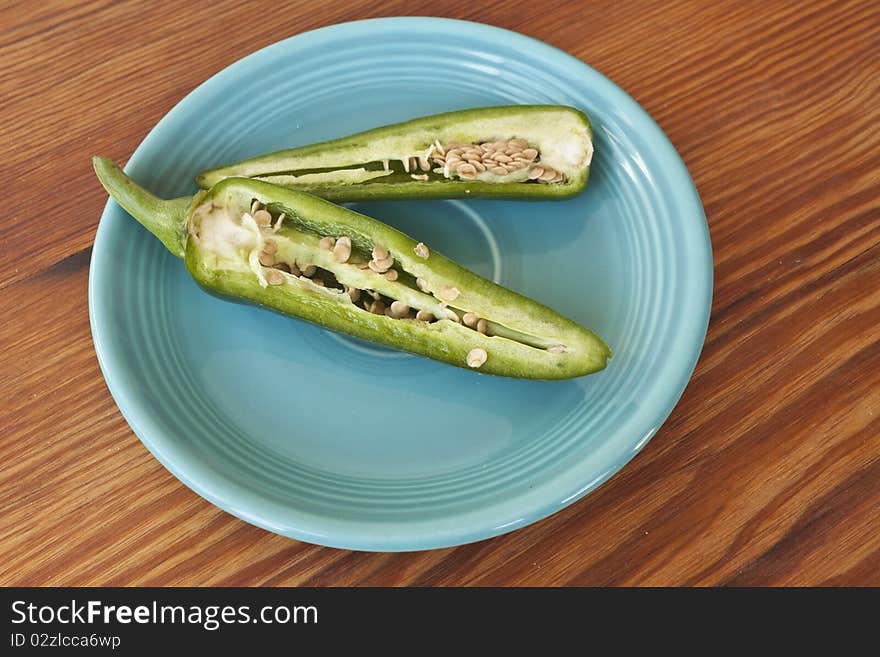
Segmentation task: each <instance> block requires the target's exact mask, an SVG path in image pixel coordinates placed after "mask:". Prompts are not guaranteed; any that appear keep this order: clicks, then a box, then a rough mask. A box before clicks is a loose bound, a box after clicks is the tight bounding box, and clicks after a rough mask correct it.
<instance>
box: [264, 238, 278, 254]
mask: <svg viewBox="0 0 880 657" xmlns="http://www.w3.org/2000/svg"><path fill="white" fill-rule="evenodd" d="M276 251H278V245H277V244H275V242H273V241H272V240H266V241H265V242H263V253H268V254H269V255H273V254H274V253H275V252H276Z"/></svg>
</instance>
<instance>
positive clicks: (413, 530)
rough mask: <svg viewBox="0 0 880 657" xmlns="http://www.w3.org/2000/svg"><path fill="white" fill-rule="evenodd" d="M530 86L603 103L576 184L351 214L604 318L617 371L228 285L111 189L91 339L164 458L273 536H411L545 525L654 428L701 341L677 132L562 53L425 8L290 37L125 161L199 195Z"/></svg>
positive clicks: (405, 539) (568, 101) (141, 432)
mask: <svg viewBox="0 0 880 657" xmlns="http://www.w3.org/2000/svg"><path fill="white" fill-rule="evenodd" d="M517 103H558V104H565V105H573V106H575V107H579V108H581V109H583V110H585V111H586V112H587V114H588V115H589V116H590V117H591V119H592V121H593V127H594V131H595V139H596V146H595V151H596V155H595V158H594V166H593V169H592V173H591V176H590V183H589V185H588V187H587V191H586V192H585V193H584V194H582V195H581V196H579V197H578V198H575V199H573V200H568V201H562V202H555V203H554V202H511V201H494V200H491V201H490V200H482V201H481V200H474V201H468V202H462V201H432V202H413V201H410V202H388V203H363V204H354V207H356V209H357V210H359V211H361V212H364V213H366V214H369V215H372V216H374V217H376V218H379V219H381V220H383V221H386V222H388V223H390V224H392V225H394V226H396V227H398V228H400V229H401V230H403V231H404V232H406V233H409V234H410V235H412V236H414V237H417V238H418V239H419V240H422V241H424V242H426V243H427V244H430V245H431V246H432V247H434V248H437V249H438V250H439V251H441V252H443V253H444V254H446V255H448V256H451V257H453V258H455V259H456V260H458V261H459V262H461V263H462V264H464V265H465V266H467V267H470V268H471V269H474V270H476V271H477V272H479V273H480V274H482V275H484V276H487V277H489V278H492V279H494V280H495V281H497V282H499V283H501V284H502V285H505V286H507V287H510V288H512V289H514V290H517V291H519V292H522V293H523V294H526V295H528V296H531V297H534V298H536V299H539V300H541V301H542V302H544V303H546V304H547V305H549V306H551V307H552V308H555V309H556V310H558V311H560V312H562V313H563V314H564V315H567V316H569V317H571V318H573V319H575V320H576V321H578V322H580V323H582V324H584V325H586V326H589V327H591V328H592V329H594V330H595V331H596V332H597V333H598V334H599V335H601V336H602V337H603V338H604V339H605V340H606V341H607V342H608V343H609V344H610V345H611V347H612V348H613V350H614V353H615V356H614V359H613V360H612V361H611V362H610V364H609V366H608V368H607V369H606V370H605V371H603V372H601V373H599V374H596V375H593V376H589V377H585V378H581V379H575V380H570V381H561V382H536V381H518V380H507V379H501V378H495V377H491V376H486V375H480V374H476V373H474V372H469V371H465V370H461V369H457V368H454V367H450V366H447V365H443V364H440V363H436V362H433V361H429V360H424V359H421V358H418V357H415V356H410V355H406V354H401V353H397V352H393V351H389V350H386V349H382V348H377V347H374V346H371V345H369V344H366V343H362V342H358V341H355V340H352V339H349V338H346V337H341V336H339V335H336V334H333V333H330V332H327V331H325V330H322V329H320V328H318V327H315V326H312V325H309V324H306V323H304V322H300V321H297V320H292V319H288V318H285V317H282V316H279V315H275V314H273V313H270V312H265V311H261V310H258V309H256V308H253V307H248V306H244V305H237V304H232V303H227V302H223V301H220V300H218V299H215V298H213V297H211V296H209V295H207V294H205V293H204V292H202V291H201V290H199V289H198V288H197V287H196V285H195V283H193V281H192V280H191V279H190V278H189V276H188V275H187V273H186V270H185V269H184V266H183V264H182V262H180V261H178V260H176V259H175V258H174V257H173V256H171V255H170V254H169V253H167V252H166V251H165V250H164V248H163V247H162V245H161V244H160V243H159V242H158V241H157V240H155V239H153V238H152V237H150V235H149V234H148V233H147V232H146V231H145V230H143V229H142V228H141V227H140V226H139V225H138V224H137V223H136V222H135V221H133V220H132V219H131V218H130V217H128V216H127V215H126V213H125V212H124V211H123V210H121V209H120V208H119V207H118V206H117V205H116V204H115V203H113V202H110V203H108V204H107V207H106V208H105V210H104V214H103V216H102V217H101V223H100V226H99V228H98V233H97V237H96V239H95V246H94V252H93V255H92V263H91V274H90V279H89V306H90V311H91V323H92V332H93V335H94V341H95V348H96V350H97V353H98V357H99V359H100V362H101V367H102V369H103V372H104V376H105V377H106V379H107V384H108V386H109V388H110V391H111V393H112V394H113V397H114V398H115V400H116V402H117V403H118V404H119V408H120V409H121V410H122V413H123V414H124V415H125V417H126V419H127V420H128V422H129V424H130V425H131V427H132V429H134V431H135V433H137V435H138V436H139V437H140V439H141V440H142V441H143V442H144V444H145V445H146V446H147V448H148V449H149V450H150V451H151V452H152V453H153V454H154V455H155V456H156V458H157V459H159V460H160V461H161V462H162V463H163V464H164V465H165V467H167V468H168V469H169V470H170V471H171V472H173V473H174V474H175V475H176V476H177V477H178V478H179V479H180V480H181V481H183V482H184V483H185V484H186V485H187V486H189V487H191V488H192V489H193V490H195V491H196V492H197V493H199V494H200V495H202V496H203V497H205V498H206V499H208V500H210V501H211V502H213V503H214V504H216V505H218V506H220V507H221V508H223V509H225V510H227V511H228V512H230V513H232V514H235V515H236V516H238V517H240V518H242V519H244V520H246V521H248V522H251V523H254V524H255V525H259V526H260V527H264V528H266V529H268V530H270V531H273V532H277V533H279V534H284V535H286V536H291V537H294V538H298V539H301V540H304V541H309V542H313V543H320V544H324V545H331V546H338V547H345V548H353V549H362V550H417V549H425V548H438V547H443V546H449V545H455V544H459V543H467V542H469V541H476V540H478V539H483V538H487V537H489V536H494V535H496V534H501V533H504V532H508V531H511V530H513V529H516V528H517V527H522V526H523V525H527V524H529V523H531V522H534V521H535V520H538V519H539V518H543V517H545V516H548V515H550V514H551V513H553V512H555V511H558V510H559V509H562V508H563V507H565V506H567V505H569V504H571V503H572V502H574V501H575V500H577V499H578V498H580V497H582V496H584V495H585V494H586V493H588V492H589V491H591V490H593V489H594V488H596V487H597V486H598V485H600V484H601V483H602V482H603V481H605V480H606V479H608V478H609V477H610V476H611V475H612V474H614V473H615V472H616V471H617V470H618V469H620V468H621V467H622V466H623V465H624V464H625V463H626V462H627V461H629V460H630V459H631V458H632V457H633V455H635V454H636V453H637V452H638V451H639V450H640V449H641V448H642V447H643V446H644V445H645V443H646V442H647V441H648V440H649V439H650V438H651V436H653V435H654V433H655V432H656V431H657V428H658V427H659V426H660V424H661V423H662V422H663V421H664V420H665V419H666V417H667V415H668V414H669V413H670V411H671V410H672V407H673V406H674V405H675V403H676V401H677V400H678V398H679V396H680V395H681V393H682V391H683V390H684V387H685V385H686V383H687V381H688V378H689V377H690V375H691V372H692V371H693V368H694V365H695V364H696V361H697V357H698V355H699V353H700V349H701V346H702V343H703V339H704V337H705V332H706V325H707V321H708V317H709V306H710V300H711V293H712V255H711V246H710V242H709V236H708V231H707V226H706V219H705V216H704V214H703V210H702V207H701V204H700V199H699V197H698V196H697V193H696V191H695V189H694V186H693V184H692V182H691V180H690V177H689V176H688V172H687V170H686V169H685V167H684V165H683V164H682V161H681V159H680V158H679V156H678V154H677V153H676V152H675V149H674V148H673V147H672V145H671V144H670V143H669V141H668V140H667V138H666V137H665V136H664V134H663V132H661V130H660V129H659V128H658V127H657V125H656V124H655V123H654V122H653V121H652V120H651V118H650V117H649V116H648V115H647V114H646V113H645V112H644V111H643V110H642V109H641V108H640V107H639V106H638V105H637V104H636V103H635V102H634V101H633V100H632V99H631V98H630V97H629V96H627V95H626V93H624V92H623V91H622V90H621V89H620V88H618V87H617V86H615V85H614V84H613V83H612V82H610V81H609V80H607V79H606V78H604V77H603V76H602V75H600V74H599V73H597V72H596V71H594V70H593V69H591V68H590V67H589V66H587V65H585V64H584V63H582V62H581V61H579V60H577V59H574V58H573V57H571V56H569V55H567V54H565V53H564V52H561V51H559V50H556V49H555V48H552V47H550V46H548V45H546V44H544V43H541V42H538V41H534V40H532V39H529V38H527V37H524V36H521V35H519V34H515V33H512V32H508V31H505V30H501V29H497V28H493V27H488V26H486V25H481V24H476V23H467V22H459V21H451V20H442V19H435V18H393V19H379V20H370V21H363V22H355V23H347V24H343V25H335V26H332V27H328V28H324V29H320V30H316V31H314V32H309V33H306V34H300V35H298V36H296V37H293V38H290V39H287V40H286V41H282V42H280V43H277V44H275V45H272V46H270V47H268V48H265V49H264V50H261V51H259V52H257V53H254V54H253V55H251V56H249V57H246V58H245V59H243V60H241V61H239V62H237V63H236V64H234V65H232V66H230V67H229V68H227V69H226V70H224V71H222V72H221V73H219V74H218V75H216V76H214V77H213V78H211V79H210V80H208V81H207V82H205V83H204V84H203V85H201V86H200V87H199V88H198V89H196V90H195V91H193V92H192V93H191V94H190V95H189V96H187V97H186V98H185V99H184V100H183V101H181V102H180V104H179V105H177V107H175V108H174V109H173V110H172V111H171V112H169V114H168V115H167V116H166V117H165V118H164V119H162V121H160V122H159V124H158V125H157V126H156V128H155V129H154V130H153V131H152V132H151V133H150V134H149V135H148V136H147V138H146V139H145V140H144V142H143V143H142V144H141V146H140V147H139V148H138V149H137V151H136V152H135V154H134V156H133V157H132V158H131V161H130V162H129V164H128V167H127V171H128V173H129V174H130V175H131V176H132V177H134V179H135V180H137V181H138V182H140V183H141V184H143V185H145V186H146V187H147V188H149V189H152V190H154V191H155V192H157V193H158V194H160V195H164V196H165V197H167V198H171V197H175V196H182V195H185V194H189V193H192V192H193V191H194V190H195V186H194V184H193V183H192V180H193V176H194V175H195V174H196V173H197V172H199V171H200V170H203V169H206V168H209V167H213V166H216V165H219V164H222V163H227V162H230V161H235V160H239V159H241V158H245V157H249V156H252V155H256V154H258V153H261V152H266V151H270V150H276V149H278V148H281V147H288V146H296V145H301V144H307V143H310V142H315V141H320V140H324V139H329V138H332V137H337V136H341V135H344V134H348V133H352V132H356V131H359V130H364V129H367V128H371V127H374V126H379V125H382V124H386V123H393V122H396V121H403V120H406V119H410V118H413V117H416V116H420V115H425V114H433V113H436V112H443V111H447V110H454V109H462V108H468V107H478V106H485V105H499V104H517ZM95 184H97V182H96V183H95Z"/></svg>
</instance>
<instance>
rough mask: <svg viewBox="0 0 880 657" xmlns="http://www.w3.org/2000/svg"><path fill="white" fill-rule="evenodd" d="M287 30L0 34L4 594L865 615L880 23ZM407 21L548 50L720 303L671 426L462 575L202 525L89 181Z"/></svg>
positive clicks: (877, 342) (100, 18) (48, 16)
mask: <svg viewBox="0 0 880 657" xmlns="http://www.w3.org/2000/svg"><path fill="white" fill-rule="evenodd" d="M277 4H278V3H276V2H268V1H266V2H248V3H240V2H235V1H229V2H219V3H185V4H184V3H181V4H179V5H178V6H177V7H176V8H174V6H173V5H172V3H161V4H160V3H141V2H136V1H129V2H115V1H111V0H100V1H94V0H92V1H84V2H63V1H55V0H52V1H44V2H31V1H30V0H20V1H18V2H14V1H13V2H9V1H7V2H4V3H2V5H0V61H2V62H3V65H2V68H0V98H2V102H0V134H2V139H0V167H2V173H3V175H2V178H0V179H2V181H3V183H4V188H5V189H6V193H7V198H6V201H5V202H4V203H3V209H2V225H0V244H2V251H0V317H2V324H0V336H2V351H0V389H2V391H3V397H2V401H0V432H2V433H0V449H2V464H0V584H3V585H12V584H19V585H87V584H91V585H133V584H144V585H299V584H309V585H361V584H373V585H408V584H417V585H595V584H598V585H619V584H626V585H629V584H639V585H683V584H695V585H716V584H726V585H818V584H826V585H855V584H872V585H880V430H878V424H877V423H878V420H880V329H878V326H880V128H878V125H880V64H878V62H880V3H877V2H872V1H870V0H866V1H865V2H799V1H794V2H780V1H774V2H764V1H754V2H752V1H746V0H730V1H727V2H680V1H677V2H668V1H665V0H664V1H643V2H595V3H592V2H577V1H569V0H561V1H558V2H555V3H536V2H528V1H515V2H504V3H491V4H490V3H479V2H460V1H454V2H439V1H438V2H423V1H421V0H407V1H406V2H396V1H395V2H385V3H375V2H368V1H367V0H348V1H347V2H344V3H343V2H329V3H328V2H320V3H318V2H292V3H288V4H287V5H285V8H284V9H283V10H279V9H278V8H277ZM160 6H161V7H162V8H161V9H160V8H159V7H160ZM405 14H414V15H440V16H451V17H457V18H464V19H469V20H476V21H481V22H485V23H492V24H495V25H498V26H501V27H506V28H510V29H513V30H517V31H519V32H523V33H525V34H528V35H531V36H534V37H537V38H538V39H542V40H544V41H547V42H549V43H551V44H554V45H556V46H558V47H560V48H563V49H565V50H567V51H568V52H570V53H572V54H574V55H576V56H577V57H580V58H581V59H583V60H584V61H586V62H587V63H589V64H591V65H592V66H594V67H596V68H597V69H599V70H600V71H602V72H603V73H605V74H606V75H608V76H609V77H611V78H612V79H613V80H615V81H616V82H617V83H618V84H620V85H621V86H622V87H623V88H624V89H625V90H627V91H628V92H629V93H630V94H631V95H632V96H633V97H635V99H636V100H637V101H639V102H640V103H641V104H642V105H643V106H644V107H645V108H646V109H647V110H648V112H650V113H651V114H652V115H653V116H654V118H655V119H656V120H657V122H658V123H659V124H660V126H661V127H662V128H663V129H664V130H665V131H666V133H667V134H668V135H669V137H670V139H671V140H672V142H673V143H674V144H675V146H676V147H677V148H678V150H679V152H680V153H681V155H682V157H683V158H684V161H685V163H686V164H687V166H688V167H689V169H690V171H691V173H692V175H693V178H694V180H695V182H696V185H697V187H698V188H699V192H700V195H701V196H702V199H703V202H704V204H705V208H706V214H707V215H708V220H709V226H710V229H711V235H712V243H713V248H714V254H715V275H716V282H715V295H714V304H713V308H712V319H711V324H710V327H709V333H708V337H707V340H706V345H705V348H704V350H703V354H702V357H701V359H700V362H699V364H698V366H697V369H696V372H695V374H694V376H693V379H692V380H691V382H690V384H689V386H688V388H687V390H686V391H685V393H684V395H683V397H682V398H681V401H680V403H679V404H678V406H677V408H676V409H675V411H674V412H673V413H672V416H671V417H670V418H669V420H668V421H667V423H666V424H665V425H664V426H663V427H662V429H661V430H660V431H659V432H658V433H657V435H656V436H655V437H654V438H653V439H652V440H651V442H650V443H649V444H648V446H647V447H646V448H645V449H644V451H643V452H642V453H641V454H639V455H638V456H637V457H636V458H635V459H634V460H633V461H632V462H631V463H630V464H629V465H627V466H626V467H625V468H624V469H623V470H622V471H621V472H619V473H618V474H617V475H616V476H615V477H614V478H613V479H611V480H610V481H609V482H608V483H606V484H605V485H604V486H602V487H601V488H600V489H599V490H597V491H596V492H594V493H592V494H591V495H589V496H587V497H586V498H585V499H583V500H581V501H580V502H578V503H576V504H574V505H572V506H570V507H568V508H567V509H565V510H564V511H562V512H560V513H558V514H556V515H554V516H552V517H550V518H548V519H546V520H544V521H541V522H538V523H537V524H534V525H532V526H530V527H527V528H525V529H522V530H519V531H517V532H514V533H512V534H508V535H506V536H502V537H499V538H495V539H491V540H487V541H483V542H480V543H476V544H472V545H467V546H462V547H458V548H451V549H444V550H437V551H429V552H419V553H408V554H370V553H356V552H346V551H342V550H335V549H328V548H321V547H316V546H313V545H309V544H306V543H300V542H297V541H293V540H289V539H286V538H282V537H280V536H275V535H273V534H270V533H268V532H266V531H263V530H262V529H258V528H256V527H252V526H250V525H247V524H245V523H244V522H242V521H240V520H238V519H236V518H234V517H232V516H231V515H228V514H226V513H225V512H223V511H220V510H219V509H217V508H216V507H214V506H212V505H211V504H209V503H208V502H206V501H204V500H203V499H201V498H200V497H198V496H197V495H196V494H195V493H193V492H191V491H190V490H189V489H188V488H186V487H185V486H184V485H183V484H181V483H179V482H178V481H177V480H176V479H175V478H174V477H173V476H171V475H170V474H169V473H168V472H167V471H166V470H165V469H164V468H163V467H162V466H161V465H159V463H158V462H157V461H156V460H155V459H154V458H153V457H152V456H150V454H149V453H148V452H147V450H146V449H145V448H144V447H143V445H142V444H141V443H140V441H139V440H138V439H137V437H136V436H135V435H134V434H133V433H132V431H131V430H130V429H129V427H128V425H127V424H126V423H125V421H124V420H123V418H122V416H121V415H120V413H119V411H118V410H117V408H116V406H115V404H114V402H113V400H112V399H111V397H110V394H109V393H108V391H107V388H106V386H105V384H104V380H103V378H102V376H101V373H100V371H99V368H98V363H97V360H96V358H95V352H94V347H93V345H92V339H91V336H90V333H89V323H88V309H87V301H86V285H87V278H88V268H89V256H90V245H91V243H92V240H93V239H94V235H95V229H96V226H97V222H98V218H99V216H100V214H101V210H102V208H103V206H104V204H105V202H106V195H105V194H104V192H103V191H102V190H101V188H100V187H99V186H98V184H97V182H96V181H95V178H94V176H93V174H92V171H91V168H90V162H89V156H91V155H92V154H95V153H101V154H105V155H108V156H110V157H113V158H115V159H117V160H120V161H125V160H126V159H127V157H128V156H129V155H130V154H131V153H132V151H133V150H134V149H135V147H136V146H137V145H138V144H139V143H140V141H141V140H142V139H143V137H144V136H145V134H146V133H147V132H148V131H149V130H150V128H151V127H152V126H153V125H154V124H155V123H156V122H157V121H158V120H159V119H160V118H161V117H162V116H163V115H164V114H165V113H166V112H167V111H168V110H169V109H171V107H172V106H174V104H175V103H177V102H178V101H179V100H180V99H181V98H182V97H183V96H184V95H185V94H187V93H188V92H189V91H190V90H191V89H193V88H194V87H195V86H196V85H198V84H199V83H200V82H202V81H203V80H204V79H206V78H207V77H209V76H210V75H212V74H213V73H215V72H216V71H218V70H220V69H221V68H223V67H225V66H227V65H228V64H231V63H232V62H234V61H235V60H237V59H239V58H240V57H242V56H244V55H246V54H248V53H250V52H252V51H253V50H256V49H258V48H261V47H262V46H265V45H267V44H270V43H272V42H274V41H276V40H278V39H281V38H283V37H287V36H290V35H293V34H297V33H299V32H303V31H305V30H309V29H312V28H316V27H320V26H323V25H327V24H330V23H337V22H341V21H347V20H353V19H358V18H366V17H373V16H382V15H385V16H388V15H405Z"/></svg>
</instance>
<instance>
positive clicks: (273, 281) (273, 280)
mask: <svg viewBox="0 0 880 657" xmlns="http://www.w3.org/2000/svg"><path fill="white" fill-rule="evenodd" d="M266 282H267V283H268V284H269V285H281V284H282V283H283V282H284V274H282V273H281V272H280V271H278V270H277V269H270V270H269V271H268V272H266Z"/></svg>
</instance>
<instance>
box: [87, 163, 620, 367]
mask: <svg viewBox="0 0 880 657" xmlns="http://www.w3.org/2000/svg"><path fill="white" fill-rule="evenodd" d="M94 166H95V171H96V173H97V174H98V178H99V179H100V180H101V183H102V184H103V185H104V188H105V189H106V190H107V191H108V192H109V193H110V195H111V196H112V197H113V198H114V199H116V201H117V202H118V203H119V204H120V205H121V206H122V207H123V208H125V209H126V210H127V211H128V212H129V213H130V214H131V215H133V216H134V218H135V219H137V220H138V221H139V222H140V223H141V224H143V225H144V226H145V227H146V228H147V229H148V230H149V231H150V232H151V233H153V235H155V236H156V237H157V238H159V239H160V240H161V241H162V243H163V244H164V245H165V246H166V247H167V248H168V249H169V250H170V251H171V252H172V253H173V254H175V255H176V256H178V257H180V258H183V260H184V261H185V263H186V267H187V269H188V270H189V273H190V274H191V275H192V277H193V278H194V279H195V280H196V281H197V282H198V283H199V284H200V285H201V286H202V287H203V288H205V289H206V290H208V291H209V292H212V293H214V294H219V295H221V296H225V297H232V298H234V299H236V300H239V301H242V300H244V301H248V302H251V303H254V304H257V305H259V306H263V307H266V308H270V309H272V310H275V311H278V312H280V313H283V314H285V315H288V316H291V317H298V318H300V319H304V320H307V321H310V322H313V323H315V324H318V325H320V326H322V327H325V328H328V329H332V330H334V331H339V332H342V333H347V334H349V335H353V336H355V337H358V338H362V339H364V340H369V341H371V342H376V343H379V344H383V345H386V346H389V347H393V348H396V349H401V350H404V351H408V352H411V353H414V354H419V355H421V356H427V357H428V358H433V359H436V360H440V361H443V362H446V363H450V364H452V365H457V366H459V367H470V368H474V369H479V371H480V372H485V373H488V374H496V375H500V376H510V377H520V378H529V379H565V378H571V377H576V376H581V375H584V374H589V373H592V372H595V371H597V370H601V369H602V368H604V367H605V364H606V360H607V359H608V358H610V357H611V352H610V350H609V348H608V347H607V346H606V345H605V343H604V342H602V340H601V339H600V338H598V337H597V336H596V335H595V334H593V333H592V332H590V331H588V330H587V329H585V328H583V327H581V326H579V325H578V324H576V323H575V322H573V321H571V320H569V319H566V318H565V317H563V316H562V315H560V314H558V313H556V312H554V311H553V310H551V309H549V308H547V307H546V306H543V305H541V304H539V303H537V302H535V301H532V300H531V299H528V298H526V297H524V296H521V295H519V294H517V293H515V292H512V291H510V290H508V289H505V288H503V287H501V286H499V285H496V284H495V283H493V282H491V281H488V280H486V279H484V278H482V277H480V276H478V275H477V274H474V273H473V272H471V271H468V270H467V269H464V268H463V267H460V266H459V265H457V264H455V263H454V262H452V261H451V260H449V259H447V258H445V257H443V256H442V255H440V254H439V253H437V252H436V251H433V250H430V249H429V247H428V246H426V245H424V244H422V243H420V242H419V243H417V242H416V241H415V240H413V239H411V238H410V237H408V236H406V235H404V234H403V233H401V232H400V231H398V230H395V229H394V228H391V227H390V226H387V225H385V224H383V223H381V222H379V221H376V220H375V219H371V218H370V217H366V216H364V215H361V214H358V213H356V212H352V211H351V210H347V209H345V208H342V207H340V206H337V205H334V204H333V203H330V202H328V201H325V200H323V199H320V198H318V197H315V196H311V195H309V194H304V193H302V192H298V191H294V190H290V189H287V188H284V187H279V186H277V185H273V184H270V183H267V182H263V181H259V180H251V179H245V178H227V179H225V180H223V181H221V182H219V183H218V184H217V185H215V186H214V187H212V188H211V189H210V190H207V191H200V192H199V193H198V194H196V195H195V196H194V197H190V198H181V199H175V200H170V201H163V200H161V199H158V198H157V197H155V196H153V195H152V194H151V193H150V192H148V191H146V190H145V189H143V188H141V187H139V186H138V185H137V184H135V183H134V182H133V181H132V180H130V179H129V178H128V177H127V176H126V175H125V174H124V173H123V172H122V170H121V169H120V168H119V167H118V166H117V165H116V164H115V163H114V162H112V161H111V160H108V159H106V158H95V159H94Z"/></svg>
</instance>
